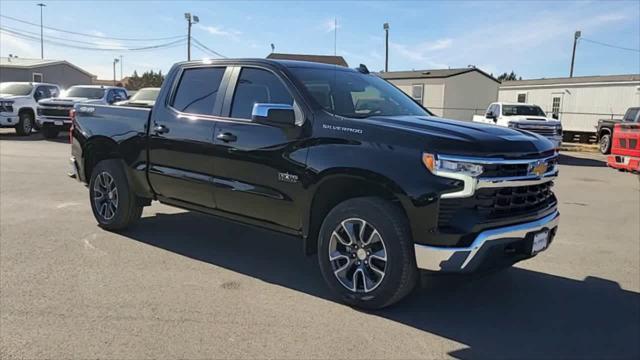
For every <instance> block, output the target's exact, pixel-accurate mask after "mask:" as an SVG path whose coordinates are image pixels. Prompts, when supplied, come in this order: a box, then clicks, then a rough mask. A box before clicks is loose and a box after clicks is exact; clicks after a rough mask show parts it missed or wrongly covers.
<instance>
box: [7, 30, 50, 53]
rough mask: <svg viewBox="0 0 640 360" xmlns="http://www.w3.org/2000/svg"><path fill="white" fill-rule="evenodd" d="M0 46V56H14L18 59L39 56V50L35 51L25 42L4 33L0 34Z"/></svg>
mask: <svg viewBox="0 0 640 360" xmlns="http://www.w3.org/2000/svg"><path fill="white" fill-rule="evenodd" d="M0 44H2V47H0V49H1V50H0V53H2V56H9V54H15V55H18V56H20V57H25V58H29V57H36V56H39V55H40V54H39V50H40V49H39V48H38V49H36V48H35V47H33V46H31V45H29V44H28V43H27V40H23V39H20V38H18V37H15V36H13V35H11V34H9V33H6V32H4V31H3V32H1V33H0Z"/></svg>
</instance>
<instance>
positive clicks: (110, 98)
mask: <svg viewBox="0 0 640 360" xmlns="http://www.w3.org/2000/svg"><path fill="white" fill-rule="evenodd" d="M114 95H115V90H109V91H108V92H107V102H108V103H109V104H111V103H112V102H113V97H114Z"/></svg>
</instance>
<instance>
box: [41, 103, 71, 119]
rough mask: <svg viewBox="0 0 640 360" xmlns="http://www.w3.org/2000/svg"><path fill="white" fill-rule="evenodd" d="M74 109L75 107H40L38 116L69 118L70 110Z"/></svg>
mask: <svg viewBox="0 0 640 360" xmlns="http://www.w3.org/2000/svg"><path fill="white" fill-rule="evenodd" d="M72 108H73V105H69V106H65V105H61V106H56V107H44V106H42V107H38V115H42V116H56V117H69V110H71V109H72Z"/></svg>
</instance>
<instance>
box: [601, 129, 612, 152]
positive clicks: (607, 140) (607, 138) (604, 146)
mask: <svg viewBox="0 0 640 360" xmlns="http://www.w3.org/2000/svg"><path fill="white" fill-rule="evenodd" d="M599 149H600V152H601V153H603V154H605V155H606V154H608V153H610V152H611V134H603V135H602V136H601V137H600V144H599Z"/></svg>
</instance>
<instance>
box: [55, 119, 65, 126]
mask: <svg viewBox="0 0 640 360" xmlns="http://www.w3.org/2000/svg"><path fill="white" fill-rule="evenodd" d="M53 124H54V125H56V126H62V125H64V122H63V121H62V120H56V121H54V122H53Z"/></svg>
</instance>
